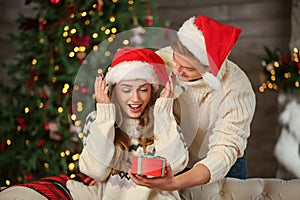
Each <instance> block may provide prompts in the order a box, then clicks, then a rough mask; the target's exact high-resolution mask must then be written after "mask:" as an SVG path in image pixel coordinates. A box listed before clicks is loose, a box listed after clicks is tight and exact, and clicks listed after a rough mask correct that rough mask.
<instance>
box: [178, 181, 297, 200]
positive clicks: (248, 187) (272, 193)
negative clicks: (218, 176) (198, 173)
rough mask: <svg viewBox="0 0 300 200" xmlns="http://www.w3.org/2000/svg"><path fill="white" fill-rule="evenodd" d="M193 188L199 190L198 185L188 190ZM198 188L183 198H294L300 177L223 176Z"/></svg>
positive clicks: (239, 199)
mask: <svg viewBox="0 0 300 200" xmlns="http://www.w3.org/2000/svg"><path fill="white" fill-rule="evenodd" d="M194 189H197V190H199V187H197V188H190V189H189V190H194ZM200 190H201V192H197V194H198V196H191V195H190V193H189V191H187V192H186V193H184V194H183V199H197V200H198V199H205V200H210V199H211V200H222V199H237V200H248V199H253V200H254V199H255V200H263V199H268V200H269V199H273V200H296V199H300V179H291V180H282V179H276V178H249V179H246V180H240V179H235V178H224V179H222V180H219V181H217V182H214V183H210V184H207V185H203V186H200Z"/></svg>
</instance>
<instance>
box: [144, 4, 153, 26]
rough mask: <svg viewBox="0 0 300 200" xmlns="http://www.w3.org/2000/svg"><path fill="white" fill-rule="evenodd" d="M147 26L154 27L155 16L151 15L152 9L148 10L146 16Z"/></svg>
mask: <svg viewBox="0 0 300 200" xmlns="http://www.w3.org/2000/svg"><path fill="white" fill-rule="evenodd" d="M145 23H146V25H147V26H152V25H153V16H152V15H151V9H150V8H148V9H147V16H146V21H145Z"/></svg>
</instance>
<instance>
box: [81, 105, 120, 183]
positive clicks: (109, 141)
mask: <svg viewBox="0 0 300 200" xmlns="http://www.w3.org/2000/svg"><path fill="white" fill-rule="evenodd" d="M96 107H97V111H96V112H93V113H91V114H89V115H88V117H87V120H86V123H85V127H84V131H83V150H82V153H81V155H80V159H79V168H80V171H81V172H82V173H84V174H86V175H88V176H90V177H92V178H94V179H95V180H97V181H103V180H105V179H106V178H107V176H108V175H109V173H110V167H109V165H110V162H111V160H112V159H113V155H114V151H115V148H114V143H113V141H114V137H115V130H114V123H115V106H114V104H99V103H97V105H96Z"/></svg>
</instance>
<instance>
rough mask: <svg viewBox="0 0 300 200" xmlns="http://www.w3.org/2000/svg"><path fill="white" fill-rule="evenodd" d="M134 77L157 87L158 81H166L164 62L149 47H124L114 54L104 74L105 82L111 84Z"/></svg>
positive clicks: (133, 78)
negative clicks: (108, 68)
mask: <svg viewBox="0 0 300 200" xmlns="http://www.w3.org/2000/svg"><path fill="white" fill-rule="evenodd" d="M136 79H144V80H146V81H147V82H148V83H150V84H153V85H155V88H158V85H159V84H160V83H163V84H165V83H166V82H167V81H168V74H167V72H166V68H165V63H164V61H163V60H162V59H161V57H159V56H158V55H157V54H156V53H155V52H154V51H152V50H150V49H146V48H134V47H124V48H123V49H121V50H119V51H118V52H117V53H116V55H115V56H114V58H113V60H112V64H111V68H110V70H109V71H108V72H107V74H106V82H107V83H108V84H110V85H112V84H115V83H119V82H121V81H123V80H136Z"/></svg>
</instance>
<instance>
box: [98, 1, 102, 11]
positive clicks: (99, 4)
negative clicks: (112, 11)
mask: <svg viewBox="0 0 300 200" xmlns="http://www.w3.org/2000/svg"><path fill="white" fill-rule="evenodd" d="M102 8H103V1H102V0H98V4H97V10H98V11H101V10H102Z"/></svg>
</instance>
